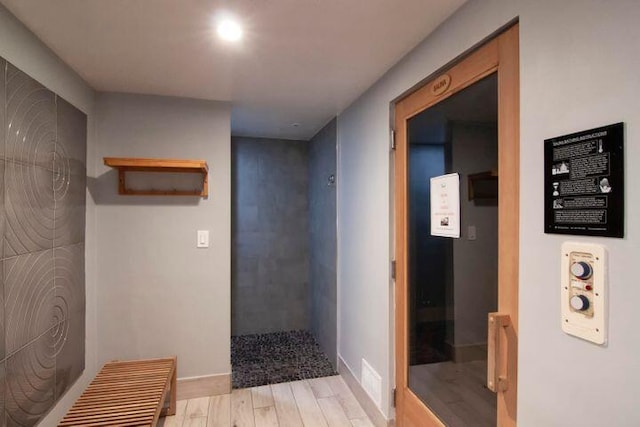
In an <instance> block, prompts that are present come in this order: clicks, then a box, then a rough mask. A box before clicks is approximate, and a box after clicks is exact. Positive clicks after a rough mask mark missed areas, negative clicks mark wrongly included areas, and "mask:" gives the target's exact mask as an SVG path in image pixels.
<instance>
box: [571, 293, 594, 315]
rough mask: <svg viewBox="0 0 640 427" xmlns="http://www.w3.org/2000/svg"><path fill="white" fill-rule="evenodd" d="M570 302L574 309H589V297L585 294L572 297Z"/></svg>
mask: <svg viewBox="0 0 640 427" xmlns="http://www.w3.org/2000/svg"><path fill="white" fill-rule="evenodd" d="M570 303H571V307H572V308H573V309H574V310H578V311H585V310H588V309H589V298H587V297H585V296H584V295H575V296H573V297H571V301H570Z"/></svg>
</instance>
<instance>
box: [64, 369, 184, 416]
mask: <svg viewBox="0 0 640 427" xmlns="http://www.w3.org/2000/svg"><path fill="white" fill-rule="evenodd" d="M176 368H177V358H176V357H169V358H165V359H149V360H132V361H126V362H120V361H114V362H109V363H107V364H105V365H104V367H103V368H102V369H101V370H100V372H98V375H96V377H95V378H94V380H93V381H92V382H91V384H89V386H88V387H87V389H86V390H85V391H84V393H82V396H80V397H79V398H78V400H77V401H76V403H75V404H74V405H73V407H72V408H71V409H69V412H67V415H65V417H64V418H63V420H62V421H60V424H58V426H116V425H117V426H155V425H156V424H157V423H158V419H159V418H160V415H175V413H176ZM167 392H169V393H170V396H169V407H168V408H166V409H163V406H164V403H165V400H166V398H167Z"/></svg>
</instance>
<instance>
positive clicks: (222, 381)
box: [176, 374, 231, 400]
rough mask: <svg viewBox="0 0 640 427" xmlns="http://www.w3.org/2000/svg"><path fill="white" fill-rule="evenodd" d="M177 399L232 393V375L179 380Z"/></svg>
mask: <svg viewBox="0 0 640 427" xmlns="http://www.w3.org/2000/svg"><path fill="white" fill-rule="evenodd" d="M176 392H177V395H176V399H177V400H185V399H194V398H196V397H205V396H216V395H219V394H229V393H231V374H219V375H206V376H202V377H188V378H178V384H177V387H176Z"/></svg>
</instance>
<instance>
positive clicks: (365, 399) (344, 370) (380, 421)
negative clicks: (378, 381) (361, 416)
mask: <svg viewBox="0 0 640 427" xmlns="http://www.w3.org/2000/svg"><path fill="white" fill-rule="evenodd" d="M338 373H339V374H340V375H341V376H342V379H344V382H345V383H347V385H348V386H349V388H350V389H351V392H353V395H354V396H355V397H356V399H357V400H358V403H360V406H362V409H364V412H365V413H366V414H367V416H368V417H369V419H370V420H371V422H372V423H373V425H374V426H375V427H389V426H393V425H395V422H394V420H387V419H386V418H385V416H384V414H383V413H382V411H380V408H378V406H377V405H376V404H375V403H374V401H373V400H372V399H371V398H370V397H369V395H368V394H367V392H366V391H365V390H364V388H362V386H361V385H360V381H358V380H357V379H356V377H355V375H353V372H351V369H349V366H348V365H347V364H346V363H345V362H344V360H342V357H340V356H338Z"/></svg>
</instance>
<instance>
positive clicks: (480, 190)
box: [468, 170, 498, 200]
mask: <svg viewBox="0 0 640 427" xmlns="http://www.w3.org/2000/svg"><path fill="white" fill-rule="evenodd" d="M468 179H469V181H468V183H469V186H468V191H469V200H497V199H498V171H495V170H492V171H487V172H480V173H474V174H470V175H469V178H468Z"/></svg>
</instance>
